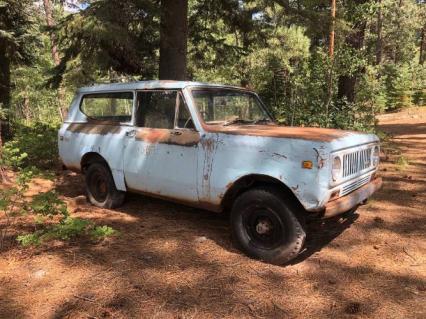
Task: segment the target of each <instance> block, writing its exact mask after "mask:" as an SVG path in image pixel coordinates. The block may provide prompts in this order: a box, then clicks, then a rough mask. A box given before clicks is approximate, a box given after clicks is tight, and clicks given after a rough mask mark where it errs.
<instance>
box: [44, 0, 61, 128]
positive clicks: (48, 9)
mask: <svg viewBox="0 0 426 319" xmlns="http://www.w3.org/2000/svg"><path fill="white" fill-rule="evenodd" d="M43 6H44V12H45V17H46V24H47V26H48V27H49V28H52V27H54V26H55V20H54V19H53V15H52V4H51V2H50V0H43ZM50 46H51V53H52V59H53V62H54V63H55V65H56V66H57V65H59V64H60V63H61V58H60V57H59V52H58V46H57V39H56V36H55V34H54V33H52V32H51V33H50ZM58 102H59V108H58V111H59V115H60V117H61V120H64V117H65V116H66V112H67V111H66V105H65V90H64V87H63V86H62V85H61V84H60V85H59V88H58Z"/></svg>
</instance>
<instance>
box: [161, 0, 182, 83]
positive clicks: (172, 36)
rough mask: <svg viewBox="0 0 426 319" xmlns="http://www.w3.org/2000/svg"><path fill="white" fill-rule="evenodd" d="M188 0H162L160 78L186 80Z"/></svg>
mask: <svg viewBox="0 0 426 319" xmlns="http://www.w3.org/2000/svg"><path fill="white" fill-rule="evenodd" d="M187 41H188V0H161V25H160V69H159V78H160V80H186V77H187V74H186V73H187V70H186V67H187Z"/></svg>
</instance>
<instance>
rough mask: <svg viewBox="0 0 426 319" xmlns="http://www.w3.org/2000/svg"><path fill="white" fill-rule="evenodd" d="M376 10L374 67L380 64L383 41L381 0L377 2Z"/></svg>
mask: <svg viewBox="0 0 426 319" xmlns="http://www.w3.org/2000/svg"><path fill="white" fill-rule="evenodd" d="M377 3H378V10H377V30H376V31H377V40H376V65H379V64H380V63H382V56H383V39H382V25H383V17H382V0H377Z"/></svg>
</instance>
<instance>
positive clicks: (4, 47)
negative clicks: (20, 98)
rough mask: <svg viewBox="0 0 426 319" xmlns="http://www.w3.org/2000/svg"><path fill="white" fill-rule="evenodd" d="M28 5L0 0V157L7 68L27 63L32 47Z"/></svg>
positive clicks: (8, 82) (7, 100)
mask: <svg viewBox="0 0 426 319" xmlns="http://www.w3.org/2000/svg"><path fill="white" fill-rule="evenodd" d="M31 6H32V1H30V0H1V1H0V109H3V110H4V114H3V115H4V116H3V117H4V118H5V120H6V121H5V123H6V126H5V125H2V123H1V119H0V155H1V149H2V141H3V140H2V136H5V135H8V134H9V125H8V118H9V114H8V109H9V108H10V102H11V67H12V66H14V65H17V64H23V63H24V64H25V63H27V64H29V63H30V62H31V51H32V44H33V43H34V38H35V36H34V33H33V32H34V30H32V29H31V26H32V22H31V18H30V17H31V14H30V9H31ZM2 113H3V112H2ZM0 159H1V158H0Z"/></svg>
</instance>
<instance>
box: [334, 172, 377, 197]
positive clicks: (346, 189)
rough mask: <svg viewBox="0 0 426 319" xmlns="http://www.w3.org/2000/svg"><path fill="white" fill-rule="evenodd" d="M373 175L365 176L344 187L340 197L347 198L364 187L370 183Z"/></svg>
mask: <svg viewBox="0 0 426 319" xmlns="http://www.w3.org/2000/svg"><path fill="white" fill-rule="evenodd" d="M370 178H371V175H367V176H364V177H363V178H360V179H358V180H356V181H354V182H352V183H350V184H348V185H346V186H344V187H343V188H342V190H341V192H340V196H345V195H347V194H349V193H351V192H353V191H354V190H356V189H358V188H360V187H361V186H364V185H365V184H367V183H368V182H369V181H370Z"/></svg>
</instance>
